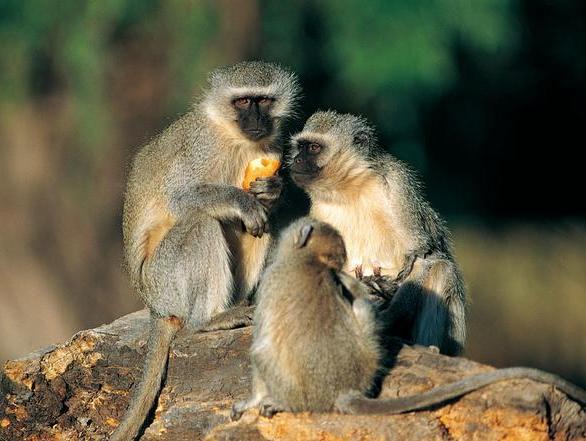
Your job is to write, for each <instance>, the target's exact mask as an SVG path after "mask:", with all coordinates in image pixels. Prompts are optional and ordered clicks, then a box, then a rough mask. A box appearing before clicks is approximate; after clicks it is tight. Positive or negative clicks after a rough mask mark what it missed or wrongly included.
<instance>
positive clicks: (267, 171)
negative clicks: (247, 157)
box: [242, 158, 281, 191]
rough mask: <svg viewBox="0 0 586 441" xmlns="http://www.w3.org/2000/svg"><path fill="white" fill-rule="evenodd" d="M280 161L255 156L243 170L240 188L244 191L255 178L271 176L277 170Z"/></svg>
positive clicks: (248, 188)
mask: <svg viewBox="0 0 586 441" xmlns="http://www.w3.org/2000/svg"><path fill="white" fill-rule="evenodd" d="M280 166H281V161H279V160H278V159H270V158H256V159H253V160H252V161H250V162H249V163H248V165H247V166H246V170H245V171H244V180H243V181H242V188H243V189H244V190H245V191H248V190H250V184H251V183H252V182H254V181H255V180H256V178H268V177H270V176H273V175H274V174H275V173H277V170H279V167H280Z"/></svg>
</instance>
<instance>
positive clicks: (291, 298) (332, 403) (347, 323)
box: [231, 218, 586, 420]
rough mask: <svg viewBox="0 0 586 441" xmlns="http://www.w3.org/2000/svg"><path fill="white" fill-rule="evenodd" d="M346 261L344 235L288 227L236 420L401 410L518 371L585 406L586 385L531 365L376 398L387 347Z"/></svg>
mask: <svg viewBox="0 0 586 441" xmlns="http://www.w3.org/2000/svg"><path fill="white" fill-rule="evenodd" d="M346 259H347V258H346V248H345V245H344V241H343V239H342V236H341V235H340V233H338V232H337V231H336V230H335V229H334V228H333V227H332V226H330V225H328V224H326V223H324V222H320V221H317V220H314V219H311V218H302V219H300V220H298V221H296V222H295V223H293V224H292V225H291V226H289V227H288V228H287V229H286V230H285V231H284V232H283V234H282V237H281V240H280V242H279V245H278V247H277V250H276V255H275V259H274V261H273V262H272V264H271V265H270V266H269V268H268V269H267V271H266V273H265V275H264V277H263V280H262V281H261V284H260V286H259V290H258V293H257V308H256V311H255V315H254V321H255V329H254V333H253V342H252V346H251V349H250V356H251V361H252V396H251V397H250V398H249V399H248V400H244V401H240V402H237V403H235V404H234V406H233V407H232V412H231V419H232V420H238V419H240V417H241V416H242V414H243V412H245V411H246V410H248V409H251V408H258V409H259V412H260V414H261V415H262V416H266V417H272V416H273V415H274V414H275V413H278V412H283V411H288V412H301V411H311V412H330V411H333V410H337V411H339V412H342V413H351V414H376V413H389V414H391V413H403V412H408V411H413V410H419V409H425V408H428V407H431V406H434V405H438V404H441V403H443V402H445V401H447V400H450V399H453V398H456V397H459V396H461V395H464V394H466V393H468V392H471V391H473V390H476V389H479V388H481V387H483V386H486V385H488V384H491V383H494V382H497V381H502V380H509V379H514V378H528V379H532V380H536V381H540V382H544V383H548V384H551V385H553V386H555V387H556V388H558V389H560V390H561V391H562V392H564V393H566V394H567V395H568V396H569V397H570V398H572V399H574V400H576V401H578V402H580V403H582V404H586V391H584V390H582V389H580V388H579V387H577V386H575V385H573V384H571V383H569V382H567V381H565V380H563V379H561V378H559V377H557V376H555V375H552V374H549V373H546V372H543V371H539V370H537V369H530V368H508V369H499V370H495V371H492V372H487V373H483V374H478V375H473V376H471V377H468V378H465V379H463V380H460V381H457V382H454V383H450V384H446V385H443V386H439V387H437V388H435V389H432V390H431V391H428V392H424V393H421V394H418V395H414V396H408V397H401V398H396V399H373V398H370V397H369V395H370V393H371V391H372V386H373V383H374V381H375V376H376V375H377V373H378V369H379V366H380V363H381V361H382V357H383V352H382V350H381V347H380V345H379V342H378V332H379V329H378V325H377V319H376V314H375V309H374V307H373V306H372V305H371V304H370V301H369V300H368V294H369V291H368V289H366V288H365V286H364V285H363V284H362V283H360V282H359V281H358V280H357V279H355V278H353V277H352V276H349V275H347V274H345V273H344V272H343V271H342V270H343V268H344V267H345V266H346Z"/></svg>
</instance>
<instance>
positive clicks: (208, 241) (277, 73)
mask: <svg viewBox="0 0 586 441" xmlns="http://www.w3.org/2000/svg"><path fill="white" fill-rule="evenodd" d="M208 81H209V86H208V88H207V90H206V91H205V93H204V94H203V96H202V97H201V98H200V99H199V100H198V101H197V102H196V104H195V105H194V107H193V110H192V111H190V112H189V113H187V114H186V115H184V116H183V117H181V118H180V119H179V120H177V121H175V122H174V123H173V124H171V125H170V126H169V127H168V128H167V129H166V130H165V131H164V132H163V133H162V134H161V135H159V136H158V137H156V138H155V139H154V140H153V141H151V142H150V143H149V144H147V145H145V146H144V147H143V148H142V149H140V151H139V152H138V154H137V155H136V157H135V158H134V160H133V162H132V167H131V170H130V175H129V177H128V185H127V189H126V197H125V202H124V219H123V235H124V250H125V258H126V265H127V268H128V271H129V273H130V280H131V282H132V285H133V287H134V288H135V290H136V291H137V292H138V293H139V295H140V296H141V298H142V300H143V301H144V303H145V304H146V305H147V307H148V308H149V310H150V313H151V322H152V324H151V330H150V335H149V340H148V344H147V355H146V360H145V365H144V369H143V373H142V379H141V381H140V383H139V385H138V387H137V389H136V391H135V392H134V397H133V398H132V401H131V403H130V405H129V409H128V411H127V414H126V416H125V417H124V419H123V420H122V422H121V423H120V425H119V426H118V428H117V429H116V431H115V432H114V434H113V435H112V438H111V439H112V440H116V441H120V440H131V439H134V438H135V437H136V436H137V434H138V433H139V431H140V429H141V426H142V425H143V424H144V422H145V419H146V417H147V415H148V413H149V411H150V409H151V408H152V407H153V404H154V401H155V399H156V396H157V394H158V392H159V389H160V387H161V382H162V379H163V375H164V372H165V368H166V364H167V359H168V354H169V347H170V344H171V342H172V340H173V338H174V336H175V334H176V333H177V332H178V331H179V329H181V328H182V327H187V328H189V329H191V330H215V329H229V328H233V327H236V326H241V325H245V324H250V322H251V317H252V315H251V314H252V311H251V310H250V308H247V307H237V308H233V305H235V304H238V303H239V302H240V301H242V300H243V299H245V298H246V297H247V296H248V295H249V294H250V292H251V291H252V290H253V288H254V287H255V286H256V284H257V282H258V280H259V278H260V274H261V271H262V269H263V267H264V265H265V260H266V257H267V252H268V249H269V244H270V234H268V233H269V230H270V229H269V225H268V215H269V211H270V209H271V206H272V205H273V203H274V202H275V201H276V200H277V199H278V198H279V195H280V193H281V187H282V183H281V179H280V178H279V177H277V176H275V177H265V178H263V179H258V180H256V181H254V182H252V183H251V184H250V189H249V190H248V191H244V190H243V188H242V186H243V184H242V183H243V178H244V175H245V170H246V168H247V165H248V164H249V163H250V162H251V161H252V160H255V159H258V158H267V159H272V160H278V159H279V158H280V157H281V154H282V146H281V138H280V131H281V127H282V124H283V122H284V121H285V120H286V119H287V118H288V117H289V116H290V115H291V112H292V109H293V108H294V107H295V104H296V101H297V95H298V92H299V88H298V85H297V80H296V78H295V76H294V75H293V74H292V73H290V72H288V71H286V70H285V69H283V68H281V67H279V66H277V65H274V64H270V63H263V62H244V63H240V64H236V65H234V66H229V67H225V68H220V69H217V70H215V71H214V72H212V73H211V75H210V77H209V80H208Z"/></svg>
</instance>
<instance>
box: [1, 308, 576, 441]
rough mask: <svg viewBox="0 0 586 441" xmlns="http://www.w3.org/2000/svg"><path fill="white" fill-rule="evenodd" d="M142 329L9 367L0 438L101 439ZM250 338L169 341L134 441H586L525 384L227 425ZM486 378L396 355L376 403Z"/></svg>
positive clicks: (138, 319)
mask: <svg viewBox="0 0 586 441" xmlns="http://www.w3.org/2000/svg"><path fill="white" fill-rule="evenodd" d="M147 325H148V314H147V313H146V311H139V312H136V313H133V314H129V315H127V316H125V317H122V318H120V319H119V320H116V321H115V322H113V323H112V324H110V325H106V326H102V327H99V328H97V329H93V330H88V331H82V332H80V333H78V334H76V335H75V336H74V337H73V338H72V339H71V340H70V341H68V342H67V343H65V344H63V345H59V346H55V347H49V348H46V349H43V350H41V351H38V352H36V353H33V354H30V355H29V356H27V357H25V358H22V359H20V360H14V361H9V362H7V363H6V364H5V366H4V368H3V371H2V383H1V388H2V390H1V392H2V395H1V396H0V439H2V440H100V439H107V437H108V434H109V433H111V431H112V430H113V429H114V428H115V427H116V425H117V424H118V422H119V420H120V418H121V417H122V415H123V414H124V410H125V408H126V405H127V404H128V400H129V390H130V389H131V387H132V385H133V384H134V382H135V381H137V380H138V378H139V375H140V370H141V366H142V360H143V357H144V352H145V346H144V345H145V342H146V339H147V330H148V326H147ZM250 331H251V330H250V328H244V329H235V330H231V331H219V332H210V333H204V334H190V333H188V332H181V333H180V334H179V335H178V337H177V339H176V340H175V342H174V344H173V348H172V352H171V358H170V362H169V372H168V376H167V380H166V383H165V387H164V389H163V391H162V393H161V397H160V399H159V405H158V407H157V410H156V412H155V415H154V420H153V422H152V423H151V424H150V426H149V427H148V429H147V430H146V431H145V433H144V435H143V437H142V439H143V440H147V441H148V440H199V439H206V440H217V441H219V440H223V441H225V440H239V441H240V440H244V441H245V440H321V441H328V440H365V441H366V440H423V439H425V440H456V439H463V440H468V439H470V440H472V439H473V440H548V439H555V440H578V439H586V413H585V410H584V409H583V408H581V406H580V405H578V404H577V403H575V402H573V401H571V400H569V399H568V398H567V397H566V396H565V395H564V394H562V393H560V392H558V391H557V390H554V389H553V388H552V387H549V386H547V385H543V384H539V383H535V382H532V381H529V380H519V381H509V382H502V383H498V384H495V385H492V386H490V387H487V388H484V389H482V390H479V391H477V392H474V393H471V394H469V395H467V396H465V397H463V398H461V399H459V400H455V401H454V402H452V403H450V404H449V405H446V406H443V407H440V408H438V409H434V410H431V411H425V412H417V413H410V414H406V415H398V416H385V415H378V416H345V415H337V414H309V413H303V414H297V415H294V414H287V413H284V414H279V415H277V416H275V417H274V418H273V419H272V420H269V419H266V418H262V417H259V416H258V415H257V414H256V413H255V412H248V413H246V414H245V415H244V416H243V418H242V419H241V420H240V421H239V422H237V423H231V422H229V418H228V415H229V410H230V407H231V405H232V403H233V401H234V400H238V399H242V398H244V397H246V396H247V394H248V393H249V389H250V374H249V361H248V354H247V351H248V346H249V344H250V338H251V334H250ZM398 344H399V343H397V345H398ZM489 369H491V368H490V367H488V366H483V365H481V364H478V363H474V362H472V361H469V360H466V359H463V358H448V357H444V356H441V355H437V354H434V353H431V352H429V351H426V350H425V349H420V348H411V347H408V346H404V347H402V348H401V349H400V351H399V354H398V357H397V363H396V366H395V368H394V369H393V370H392V371H391V373H390V374H389V375H388V377H387V378H386V380H385V383H384V388H383V391H382V394H381V395H382V396H383V397H395V396H402V395H409V394H412V393H416V392H419V391H424V390H427V389H429V388H431V387H434V386H436V385H439V384H442V383H446V382H451V381H454V380H457V379H459V378H462V377H463V376H466V375H472V374H475V373H478V372H483V371H486V370H489Z"/></svg>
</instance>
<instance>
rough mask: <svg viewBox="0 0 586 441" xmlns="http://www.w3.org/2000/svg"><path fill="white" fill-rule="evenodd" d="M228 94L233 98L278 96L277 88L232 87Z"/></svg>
mask: <svg viewBox="0 0 586 441" xmlns="http://www.w3.org/2000/svg"><path fill="white" fill-rule="evenodd" d="M228 93H229V94H230V95H231V96H250V95H257V96H274V95H276V94H277V89H276V88H275V87H230V88H229V89H228Z"/></svg>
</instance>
